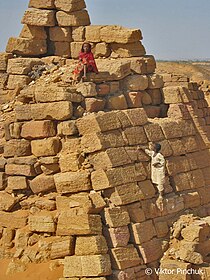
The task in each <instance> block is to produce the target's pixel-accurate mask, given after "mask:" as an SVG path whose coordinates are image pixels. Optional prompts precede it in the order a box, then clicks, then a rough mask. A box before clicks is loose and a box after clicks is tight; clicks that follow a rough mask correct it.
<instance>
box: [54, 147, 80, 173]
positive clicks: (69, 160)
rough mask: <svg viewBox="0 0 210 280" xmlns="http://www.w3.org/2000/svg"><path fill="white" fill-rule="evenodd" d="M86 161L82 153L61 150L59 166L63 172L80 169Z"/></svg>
mask: <svg viewBox="0 0 210 280" xmlns="http://www.w3.org/2000/svg"><path fill="white" fill-rule="evenodd" d="M83 162H84V157H83V156H82V155H81V154H80V153H72V152H70V153H68V152H61V153H60V157H59V166H60V169H61V172H69V171H74V172H76V171H78V170H79V169H80V168H81V166H82V163H83Z"/></svg>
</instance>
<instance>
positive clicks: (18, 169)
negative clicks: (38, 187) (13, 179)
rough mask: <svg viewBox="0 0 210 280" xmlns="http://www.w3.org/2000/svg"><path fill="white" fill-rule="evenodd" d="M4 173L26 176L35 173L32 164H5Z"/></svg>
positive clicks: (34, 174)
mask: <svg viewBox="0 0 210 280" xmlns="http://www.w3.org/2000/svg"><path fill="white" fill-rule="evenodd" d="M5 173H6V174H7V175H23V176H26V177H31V176H36V175H37V174H36V171H35V168H34V166H33V164H14V163H11V164H7V165H6V168H5Z"/></svg>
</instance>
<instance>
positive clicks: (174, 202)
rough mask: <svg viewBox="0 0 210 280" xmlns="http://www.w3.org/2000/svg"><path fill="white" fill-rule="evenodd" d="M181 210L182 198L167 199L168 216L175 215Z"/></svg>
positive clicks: (182, 206) (182, 205)
mask: <svg viewBox="0 0 210 280" xmlns="http://www.w3.org/2000/svg"><path fill="white" fill-rule="evenodd" d="M183 209H184V199H183V197H179V196H173V197H168V198H167V201H166V211H167V213H168V214H172V213H177V212H179V211H181V210H183Z"/></svg>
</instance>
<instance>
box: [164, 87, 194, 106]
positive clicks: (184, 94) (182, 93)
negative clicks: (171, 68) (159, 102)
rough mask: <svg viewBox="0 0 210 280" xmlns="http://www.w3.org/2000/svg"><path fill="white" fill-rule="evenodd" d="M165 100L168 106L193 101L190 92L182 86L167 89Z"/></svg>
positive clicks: (165, 89) (165, 90)
mask: <svg viewBox="0 0 210 280" xmlns="http://www.w3.org/2000/svg"><path fill="white" fill-rule="evenodd" d="M163 99H164V102H165V103H166V104H176V103H188V102H190V101H191V100H192V98H191V97H190V92H189V90H188V89H187V88H185V87H181V86H170V87H165V88H164V89H163Z"/></svg>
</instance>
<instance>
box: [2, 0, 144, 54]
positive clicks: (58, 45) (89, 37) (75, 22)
mask: <svg viewBox="0 0 210 280" xmlns="http://www.w3.org/2000/svg"><path fill="white" fill-rule="evenodd" d="M85 8H86V4H85V1H84V0H76V1H75V0H71V1H64V0H54V1H46V2H43V1H40V0H36V1H30V2H29V8H28V9H27V10H26V11H25V13H24V16H23V18H22V23H23V24H24V26H23V29H22V31H21V33H20V37H18V38H14V37H12V38H10V39H9V41H8V44H7V49H6V50H7V52H8V53H13V54H17V55H21V56H43V55H58V56H65V57H72V58H78V53H79V51H80V50H81V46H82V44H83V42H84V41H85V40H86V41H89V42H90V43H91V44H92V45H93V52H94V54H95V56H96V57H110V56H111V57H115V58H117V57H132V56H142V55H145V49H144V47H143V45H142V44H141V40H142V34H141V31H140V30H138V29H128V28H123V27H121V26H89V25H90V18H89V15H88V12H87V10H86V9H85Z"/></svg>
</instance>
